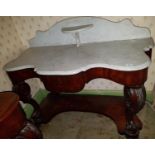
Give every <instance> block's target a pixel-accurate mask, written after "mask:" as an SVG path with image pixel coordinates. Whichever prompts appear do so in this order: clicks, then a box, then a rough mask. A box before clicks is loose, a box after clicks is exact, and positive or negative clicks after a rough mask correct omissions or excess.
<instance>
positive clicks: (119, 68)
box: [5, 60, 151, 75]
mask: <svg viewBox="0 0 155 155" xmlns="http://www.w3.org/2000/svg"><path fill="white" fill-rule="evenodd" d="M150 64H151V61H150V60H149V61H147V62H146V63H144V64H143V65H139V66H136V68H135V66H131V65H129V66H125V67H124V66H123V67H122V66H119V67H116V66H113V65H107V64H89V65H87V66H85V67H81V68H79V69H75V70H70V71H41V70H39V69H38V68H37V67H35V66H34V65H25V66H18V67H14V68H9V69H7V68H5V70H6V71H7V72H13V71H19V70H24V69H29V68H33V69H34V71H35V72H36V73H37V74H39V75H74V74H78V73H80V72H84V71H87V70H89V69H92V68H107V69H112V70H118V71H137V70H142V69H145V68H148V67H149V65H150Z"/></svg>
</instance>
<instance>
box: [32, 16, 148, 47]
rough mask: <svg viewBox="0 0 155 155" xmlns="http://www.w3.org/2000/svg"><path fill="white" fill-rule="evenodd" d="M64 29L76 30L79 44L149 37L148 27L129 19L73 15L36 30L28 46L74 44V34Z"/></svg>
mask: <svg viewBox="0 0 155 155" xmlns="http://www.w3.org/2000/svg"><path fill="white" fill-rule="evenodd" d="M64 29H65V30H70V32H71V30H72V33H73V32H75V33H76V32H77V31H78V32H79V38H80V41H79V42H80V44H86V43H94V42H108V41H116V40H131V39H143V38H150V31H149V29H147V28H144V27H138V26H135V25H133V23H132V22H131V21H130V20H129V19H125V20H122V21H120V22H112V21H109V20H106V19H103V18H99V17H74V18H67V19H65V20H62V21H60V22H57V23H56V24H55V25H53V26H52V27H51V28H49V29H48V30H47V31H45V32H42V31H37V33H36V36H35V37H34V38H33V39H31V40H30V41H29V43H30V47H42V46H53V45H54V46H55V45H71V44H76V39H75V37H74V35H73V34H71V33H64ZM68 32H69V31H68Z"/></svg>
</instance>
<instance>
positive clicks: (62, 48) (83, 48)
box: [4, 17, 154, 138]
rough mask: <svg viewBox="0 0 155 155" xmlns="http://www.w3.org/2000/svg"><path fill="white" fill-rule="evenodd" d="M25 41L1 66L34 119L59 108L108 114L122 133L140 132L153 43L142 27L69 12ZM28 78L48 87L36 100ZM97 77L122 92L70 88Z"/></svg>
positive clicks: (130, 135)
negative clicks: (102, 93)
mask: <svg viewBox="0 0 155 155" xmlns="http://www.w3.org/2000/svg"><path fill="white" fill-rule="evenodd" d="M29 43H30V48H29V49H27V50H26V51H25V52H23V54H22V55H21V56H19V57H18V58H17V59H15V60H13V61H12V62H10V63H8V64H7V65H6V66H5V67H4V69H5V71H6V72H7V74H8V75H9V77H10V79H11V81H12V83H13V91H14V92H16V93H17V94H18V95H19V96H20V100H22V101H23V102H25V103H30V104H31V105H32V106H33V107H34V109H35V111H34V113H33V115H32V119H33V121H34V122H35V123H36V124H40V123H47V122H48V121H50V119H51V118H52V117H54V116H55V115H56V114H58V113H60V112H65V111H83V112H95V113H99V114H103V115H105V116H108V117H110V118H111V119H112V120H113V121H114V123H115V124H116V126H117V130H118V132H119V133H120V134H122V135H125V136H126V137H127V138H138V137H139V131H140V130H141V129H142V122H141V121H140V120H139V118H138V117H137V116H136V113H138V112H139V111H140V110H141V109H142V108H143V106H144V105H145V100H146V91H145V87H144V83H145V81H146V80H147V74H148V67H149V65H150V62H151V60H150V59H151V52H152V48H153V45H154V43H153V40H152V38H151V35H150V32H149V30H148V29H147V28H141V27H136V26H134V25H133V24H132V23H131V21H130V20H128V19H126V20H123V21H121V22H111V21H108V20H105V19H103V18H97V17H76V18H68V19H65V20H62V21H60V22H58V23H56V24H55V25H53V26H52V27H51V28H50V29H49V30H48V31H46V32H37V34H36V37H35V38H33V39H31V40H30V42H29ZM30 78H39V79H40V80H41V81H42V82H43V84H44V86H45V88H46V89H47V90H48V91H49V92H50V93H49V94H48V96H47V97H46V98H45V100H44V101H43V102H42V103H41V105H38V104H37V102H36V101H35V100H34V99H33V98H32V96H31V90H30V86H29V85H28V84H27V83H26V82H25V80H27V79H30ZM96 78H105V79H109V80H112V81H114V82H116V83H119V84H122V85H124V96H123V97H118V96H99V95H79V94H74V93H76V92H79V91H81V90H82V89H83V88H84V86H85V84H86V83H88V82H89V81H91V80H93V79H96Z"/></svg>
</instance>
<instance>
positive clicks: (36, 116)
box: [13, 81, 42, 124]
mask: <svg viewBox="0 0 155 155" xmlns="http://www.w3.org/2000/svg"><path fill="white" fill-rule="evenodd" d="M13 92H15V93H17V94H18V95H19V97H20V100H21V101H23V102H24V103H29V104H31V105H32V106H33V108H34V112H33V114H32V120H33V122H34V123H36V124H40V123H41V121H42V120H41V112H40V106H39V104H38V103H37V102H36V101H35V100H34V99H33V98H32V96H31V88H30V86H29V85H28V84H27V83H26V82H24V81H23V82H20V83H18V84H15V85H14V86H13Z"/></svg>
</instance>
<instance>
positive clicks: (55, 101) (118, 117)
mask: <svg viewBox="0 0 155 155" xmlns="http://www.w3.org/2000/svg"><path fill="white" fill-rule="evenodd" d="M40 110H41V115H40V116H39V117H38V116H36V117H34V116H33V117H34V118H35V119H34V120H35V121H36V124H37V123H48V122H49V121H50V120H51V119H52V118H53V117H54V116H55V115H57V114H59V113H61V112H67V111H80V112H93V113H99V114H103V115H105V116H107V117H109V118H111V119H112V120H113V121H114V123H115V124H116V126H117V130H118V133H119V134H121V135H125V136H126V138H138V136H139V130H141V129H142V123H141V121H140V120H139V118H138V117H137V116H136V115H134V116H133V122H134V124H135V125H136V128H137V129H138V130H137V132H136V133H134V134H131V132H128V129H127V117H126V113H125V103H124V98H123V97H120V96H101V95H79V94H78V95H75V94H52V93H50V94H48V96H47V97H46V98H45V99H44V101H43V102H42V103H41V105H40ZM38 120H39V122H37V121H38ZM128 133H129V134H128Z"/></svg>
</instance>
